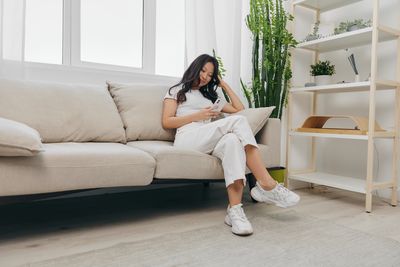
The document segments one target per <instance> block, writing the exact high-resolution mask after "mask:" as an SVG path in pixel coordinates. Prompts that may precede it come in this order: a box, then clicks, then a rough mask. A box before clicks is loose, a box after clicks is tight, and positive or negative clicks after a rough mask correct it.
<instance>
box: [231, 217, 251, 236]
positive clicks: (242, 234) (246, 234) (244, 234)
mask: <svg viewBox="0 0 400 267" xmlns="http://www.w3.org/2000/svg"><path fill="white" fill-rule="evenodd" d="M225 224H226V225H228V226H229V227H231V228H232V224H231V222H230V221H229V220H228V219H227V217H225ZM231 230H232V233H234V234H235V235H238V236H248V235H252V234H253V232H251V233H235V232H234V231H233V229H231Z"/></svg>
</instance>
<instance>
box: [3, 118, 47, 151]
mask: <svg viewBox="0 0 400 267" xmlns="http://www.w3.org/2000/svg"><path fill="white" fill-rule="evenodd" d="M42 150H43V148H42V141H41V139H40V135H39V133H38V132H37V131H36V130H35V129H32V128H31V127H29V126H27V125H25V124H23V123H20V122H17V121H13V120H7V119H3V118H0V156H33V155H36V154H37V153H38V152H40V151H42Z"/></svg>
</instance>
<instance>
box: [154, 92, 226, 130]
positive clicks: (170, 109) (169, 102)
mask: <svg viewBox="0 0 400 267" xmlns="http://www.w3.org/2000/svg"><path fill="white" fill-rule="evenodd" d="M177 108H178V102H177V101H176V100H175V99H171V98H167V99H165V100H164V107H163V114H162V126H163V127H164V128H165V129H176V128H179V127H181V126H183V125H186V124H188V123H191V122H194V121H201V120H207V119H211V118H215V117H216V116H217V115H218V114H219V112H216V111H213V110H212V109H211V107H207V108H204V109H202V110H200V111H198V112H195V113H192V114H189V115H186V116H180V117H176V116H175V115H176V109H177Z"/></svg>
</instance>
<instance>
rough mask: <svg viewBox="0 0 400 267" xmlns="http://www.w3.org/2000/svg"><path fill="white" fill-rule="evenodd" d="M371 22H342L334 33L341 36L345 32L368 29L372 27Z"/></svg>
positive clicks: (357, 20)
mask: <svg viewBox="0 0 400 267" xmlns="http://www.w3.org/2000/svg"><path fill="white" fill-rule="evenodd" d="M371 24H372V22H371V20H363V19H355V20H353V21H342V22H340V24H339V26H338V27H336V28H335V30H334V33H335V34H340V33H344V32H351V31H355V30H359V29H363V28H367V27H371Z"/></svg>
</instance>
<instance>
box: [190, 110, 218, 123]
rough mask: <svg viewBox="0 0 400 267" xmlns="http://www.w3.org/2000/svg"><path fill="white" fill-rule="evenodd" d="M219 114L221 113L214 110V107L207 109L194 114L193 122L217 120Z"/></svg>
mask: <svg viewBox="0 0 400 267" xmlns="http://www.w3.org/2000/svg"><path fill="white" fill-rule="evenodd" d="M219 114H220V112H219V111H214V110H212V107H206V108H203V109H202V110H200V111H198V112H196V113H194V114H193V121H204V120H208V119H212V118H216V117H217V116H218V115H219Z"/></svg>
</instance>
